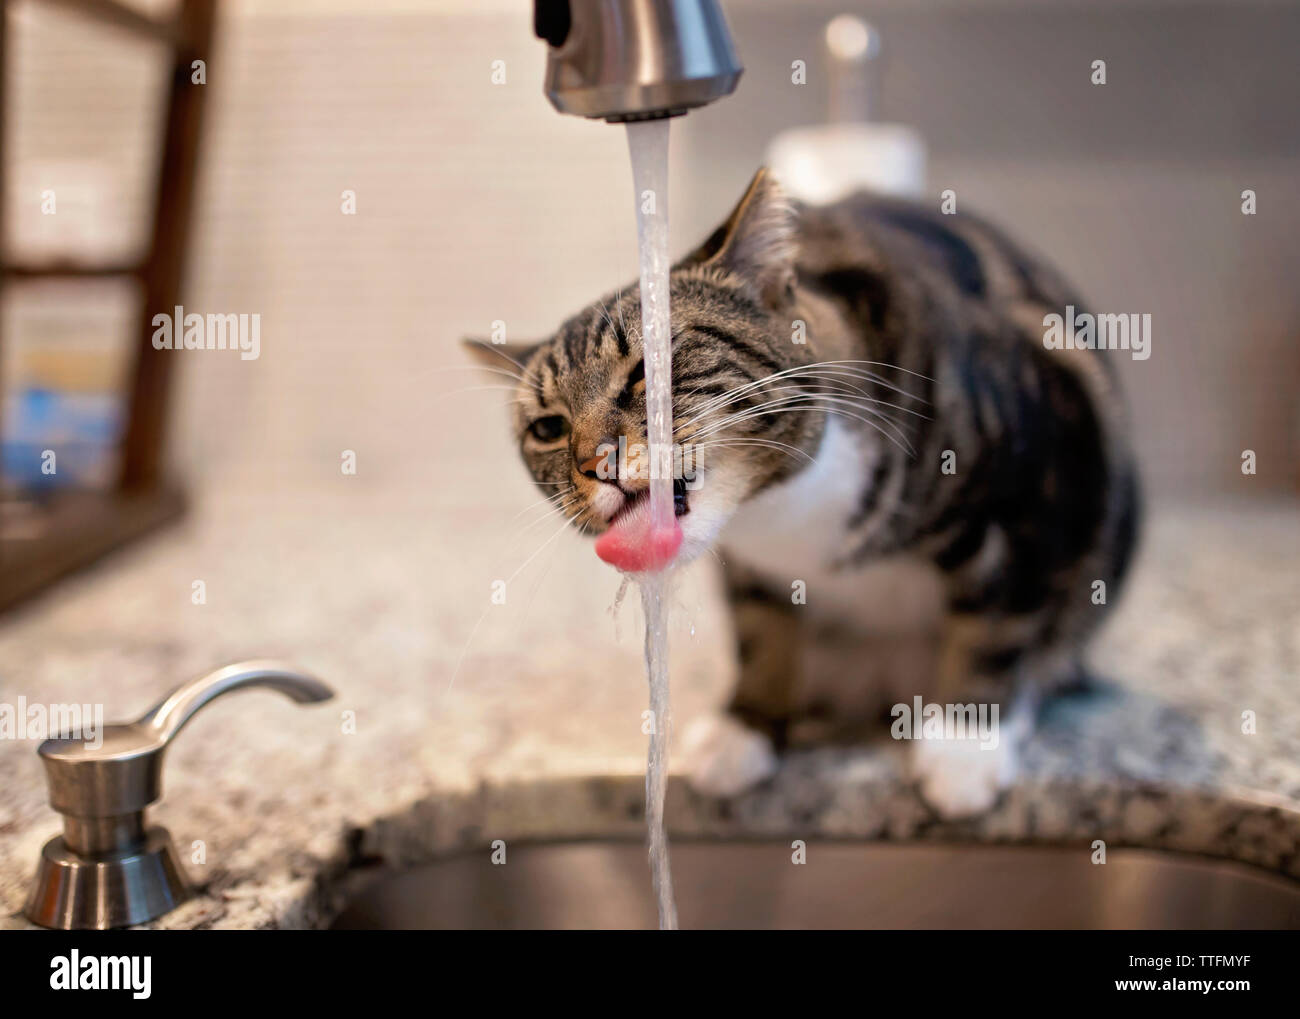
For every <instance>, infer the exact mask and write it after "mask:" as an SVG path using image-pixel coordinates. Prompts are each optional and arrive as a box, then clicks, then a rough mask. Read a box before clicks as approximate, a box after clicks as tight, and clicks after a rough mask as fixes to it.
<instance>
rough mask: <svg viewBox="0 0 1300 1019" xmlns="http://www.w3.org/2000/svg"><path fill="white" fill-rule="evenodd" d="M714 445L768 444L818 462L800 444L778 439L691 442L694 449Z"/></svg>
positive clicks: (811, 461)
mask: <svg viewBox="0 0 1300 1019" xmlns="http://www.w3.org/2000/svg"><path fill="white" fill-rule="evenodd" d="M714 446H767V447H771V448H774V449H780V450H782V451H784V452H786V453H788V454H790V455H791V456H801V457H803V458H804V459H805V460H807V461H808V462H809V463H816V462H817V461H816V459H815V458H814V457H812V456H809V455H808V454H807V453H806V452H804V451H803V450H802V449H800V448H799V447H798V446H791V445H790V444H789V443H787V442H778V441H777V440H776V439H758V438H747V437H746V438H742V437H737V438H731V439H709V440H708V441H707V442H694V443H691V448H692V449H710V448H712V447H714Z"/></svg>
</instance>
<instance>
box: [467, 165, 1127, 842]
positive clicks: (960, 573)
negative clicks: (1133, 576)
mask: <svg viewBox="0 0 1300 1019" xmlns="http://www.w3.org/2000/svg"><path fill="white" fill-rule="evenodd" d="M670 295H671V316H672V337H673V340H672V342H673V353H672V383H673V413H674V422H673V424H674V441H675V442H676V443H678V444H681V445H682V446H683V448H685V449H689V450H690V451H691V454H692V457H693V464H694V474H693V478H692V479H691V480H690V481H689V483H688V482H687V480H686V478H685V477H682V478H678V479H677V480H676V481H675V483H674V505H675V510H676V513H677V515H678V522H679V524H680V526H681V529H682V533H683V541H682V546H681V551H680V553H679V555H678V559H679V561H682V562H684V561H688V560H690V559H692V558H694V557H696V556H699V555H700V554H701V553H703V552H705V551H706V550H714V551H715V552H716V554H717V555H718V557H719V559H720V560H721V561H722V563H723V567H724V573H725V580H726V588H727V591H728V594H729V600H730V604H731V609H732V614H733V618H734V622H735V630H736V645H737V653H738V657H739V662H740V674H739V680H738V682H737V685H736V688H735V691H734V693H733V694H732V695H731V698H730V701H729V703H728V704H727V706H726V708H725V710H723V711H721V712H720V713H719V714H717V715H715V716H711V717H707V718H704V719H698V720H696V721H695V722H694V723H693V725H692V726H691V727H689V728H688V730H687V732H686V733H685V734H684V738H683V741H682V748H683V751H684V757H683V760H684V762H685V769H686V773H687V778H688V781H689V782H690V784H691V785H692V786H693V787H694V788H695V789H697V790H698V791H700V792H702V793H705V794H707V795H714V796H734V795H737V794H739V793H741V792H744V791H745V790H747V789H749V788H751V787H753V786H755V785H757V784H759V783H761V782H762V781H764V780H766V779H767V778H769V777H770V776H771V775H772V774H773V773H774V772H775V771H776V769H777V767H778V766H779V756H778V755H779V754H780V752H781V751H782V750H783V749H785V748H787V747H789V746H799V745H806V744H808V743H810V742H811V743H817V742H823V741H826V740H832V739H841V738H845V737H846V735H849V737H850V738H856V736H854V735H851V734H855V733H856V734H861V732H862V731H863V726H864V725H867V724H870V723H871V722H873V721H874V722H875V723H877V724H878V723H879V722H880V721H881V720H887V719H888V718H893V719H894V724H893V726H891V729H892V731H893V732H894V735H895V736H896V737H897V736H900V735H901V736H904V737H908V736H913V735H917V734H918V733H921V729H920V722H919V720H918V721H917V722H916V728H915V730H914V729H913V725H912V723H905V722H900V721H899V719H900V718H901V717H902V714H903V707H904V706H905V707H906V708H907V709H908V711H910V710H911V709H912V707H913V705H916V706H920V705H921V704H922V703H923V701H924V702H926V703H929V704H937V705H940V706H941V708H940V709H941V710H945V709H943V707H942V706H944V705H959V706H962V705H973V706H977V707H979V708H980V709H981V710H988V711H989V712H990V713H995V714H993V715H992V717H993V718H994V720H995V722H996V724H997V734H998V738H997V739H996V746H990V745H989V744H990V742H993V741H990V740H988V739H983V740H977V739H975V738H972V737H970V736H969V734H968V735H967V738H952V737H954V736H958V735H960V734H959V733H955V732H950V733H949V737H950V738H947V739H939V738H921V739H916V740H915V741H914V742H913V743H912V744H911V746H910V768H911V771H912V774H913V776H914V779H915V782H916V785H917V791H918V792H919V794H920V795H921V797H922V798H923V799H924V801H925V802H926V803H928V804H929V805H930V807H931V808H932V809H933V810H934V811H935V812H936V813H937V814H939V815H941V816H945V817H962V816H969V815H972V814H976V813H979V812H982V811H984V810H987V809H988V808H990V807H991V806H993V805H994V804H995V803H996V801H997V798H998V796H999V795H1000V793H1001V791H1002V790H1003V789H1004V788H1005V787H1006V786H1007V785H1008V784H1009V783H1010V782H1011V781H1012V779H1013V778H1014V777H1015V774H1016V768H1017V747H1018V746H1019V745H1020V743H1021V741H1022V740H1023V738H1024V736H1025V734H1026V733H1027V732H1028V731H1029V730H1030V729H1031V727H1032V724H1033V720H1034V717H1035V712H1036V710H1037V708H1038V706H1039V705H1040V704H1041V703H1042V700H1043V697H1044V695H1046V694H1050V693H1051V692H1053V691H1055V690H1058V689H1061V688H1063V687H1067V686H1070V685H1074V684H1077V683H1079V682H1081V681H1082V679H1083V678H1084V677H1085V676H1086V673H1085V671H1084V663H1083V653H1084V650H1085V645H1086V643H1087V641H1088V640H1089V638H1090V636H1091V635H1092V634H1093V633H1094V632H1095V630H1096V629H1097V627H1098V624H1099V623H1100V621H1101V620H1102V618H1103V617H1104V616H1105V614H1106V613H1107V612H1108V611H1109V609H1110V608H1111V606H1113V604H1114V601H1115V598H1116V596H1117V595H1118V594H1119V588H1120V586H1121V582H1122V580H1123V579H1124V577H1125V574H1126V573H1127V570H1128V566H1129V564H1130V561H1131V559H1132V555H1133V551H1134V546H1135V542H1136V537H1137V528H1138V520H1139V497H1138V485H1137V471H1136V467H1135V463H1134V458H1133V455H1132V452H1131V449H1130V446H1129V443H1128V439H1127V424H1126V417H1125V409H1124V404H1123V400H1122V397H1121V393H1120V391H1119V387H1118V384H1117V380H1116V377H1115V375H1114V373H1113V370H1112V365H1111V364H1110V363H1109V361H1108V357H1110V356H1112V355H1110V354H1108V353H1105V352H1100V351H1095V350H1084V349H1079V350H1053V349H1048V345H1047V344H1045V343H1044V326H1043V321H1044V317H1045V316H1046V315H1048V314H1051V313H1056V314H1060V313H1061V312H1062V310H1063V309H1065V308H1066V306H1067V305H1073V306H1074V307H1083V306H1084V302H1083V301H1081V300H1079V299H1078V297H1077V296H1076V295H1075V293H1074V292H1073V291H1072V290H1071V288H1070V287H1069V286H1068V285H1067V284H1066V283H1064V282H1063V281H1062V280H1061V279H1060V278H1059V277H1058V276H1057V275H1056V274H1055V273H1054V272H1052V271H1050V270H1049V269H1047V268H1045V267H1044V266H1042V265H1040V264H1038V263H1037V262H1035V261H1033V260H1031V259H1030V258H1028V257H1027V256H1026V255H1024V254H1023V253H1022V252H1021V251H1020V250H1019V249H1018V248H1017V247H1015V246H1014V245H1013V244H1012V243H1011V242H1010V241H1009V240H1007V239H1006V238H1005V237H1004V236H1003V235H1002V234H1001V233H1000V232H999V231H997V230H995V229H994V228H993V227H991V226H990V225H988V224H987V223H985V222H983V221H981V220H980V219H977V218H975V217H972V216H969V215H966V214H953V215H948V214H943V213H941V212H939V211H938V210H930V209H927V208H925V207H922V206H920V205H917V204H913V203H910V202H907V201H903V200H900V199H894V198H886V197H881V196H878V195H872V194H868V193H858V194H854V195H852V196H850V197H847V198H844V199H842V200H840V201H838V202H835V203H834V204H830V205H825V206H816V205H808V204H802V203H798V202H794V201H791V200H789V199H788V198H786V197H785V196H784V195H783V193H782V191H781V189H780V187H779V186H778V185H777V183H776V182H775V181H774V180H773V179H772V177H771V176H770V174H768V173H767V172H766V171H765V170H760V171H759V172H758V173H757V174H756V175H755V177H754V179H753V180H752V182H751V183H750V185H749V187H748V189H747V190H746V192H745V194H744V196H743V197H742V198H741V200H740V202H739V203H738V204H737V206H736V208H735V209H734V210H733V211H732V213H731V214H730V216H729V217H728V218H727V219H726V221H725V222H724V223H723V224H722V225H721V226H719V227H718V228H717V229H716V230H715V231H714V232H713V233H712V234H711V235H710V236H709V237H708V239H707V240H705V241H704V243H703V244H701V245H700V246H699V247H698V248H697V249H695V250H694V251H692V252H691V253H690V254H688V255H687V256H686V257H685V258H683V259H682V260H681V261H680V262H679V263H677V264H676V265H675V266H674V267H673V269H672V273H671V276H670ZM640 321H641V318H640V298H639V292H638V288H637V287H636V286H635V285H632V286H628V287H624V288H623V289H621V290H619V291H617V292H615V293H612V294H609V295H607V296H606V297H604V298H603V299H601V300H599V301H597V302H596V303H594V304H592V305H591V306H589V307H588V308H586V309H585V310H583V311H582V312H580V313H579V314H577V315H575V316H574V317H573V318H571V319H569V320H568V321H567V322H565V323H564V325H563V326H561V327H560V329H559V331H558V332H557V333H556V334H555V335H554V336H551V337H549V338H547V339H545V340H543V341H541V342H539V343H535V344H526V345H516V344H511V345H502V344H492V343H487V342H485V341H475V340H469V341H467V343H468V344H469V345H470V348H471V350H473V351H474V352H475V356H476V357H478V358H479V359H480V360H482V361H483V362H484V363H485V364H487V365H489V366H491V367H494V368H496V369H499V370H502V369H503V370H505V371H507V372H508V373H509V374H510V375H511V376H512V377H514V378H515V379H516V381H517V394H516V395H517V397H518V399H517V400H516V401H515V403H514V404H513V407H514V410H513V412H512V413H513V423H514V428H515V432H516V434H517V435H518V438H519V442H520V449H521V453H522V456H523V459H524V462H525V464H526V465H527V467H528V469H529V471H530V472H531V473H532V475H533V478H534V480H535V481H536V482H537V483H538V485H539V486H541V488H542V490H543V491H544V492H545V493H546V494H547V495H548V496H551V497H552V498H553V500H554V501H555V503H556V505H557V506H559V507H560V508H561V509H562V511H563V512H564V513H565V514H566V515H567V516H568V517H569V518H570V519H571V520H572V522H573V523H574V524H575V525H577V526H578V527H579V528H580V529H581V530H582V531H583V532H585V533H589V534H593V535H599V534H601V533H602V532H604V531H605V530H606V529H607V528H609V527H610V525H611V522H612V521H616V520H617V519H618V517H619V516H620V514H623V513H626V512H627V511H628V510H629V508H630V507H632V506H634V505H637V504H638V503H639V502H640V501H641V500H643V499H644V498H645V497H646V490H647V488H648V484H649V482H648V481H647V480H645V479H644V477H641V478H637V477H632V476H630V474H629V473H628V472H624V475H625V476H623V477H620V476H619V475H618V473H617V472H615V471H610V470H608V469H604V470H602V469H601V468H605V467H608V463H607V461H606V460H605V459H604V458H605V457H606V455H607V452H608V450H609V448H610V445H611V444H613V445H615V446H616V445H617V443H618V440H619V437H624V438H625V441H627V442H644V441H645V376H644V365H643V363H642V348H641V343H640ZM642 473H644V472H642ZM918 697H919V698H922V700H917V699H916V698H918ZM891 705H892V707H891ZM927 731H930V732H932V734H933V735H938V733H937V732H934V731H933V730H927Z"/></svg>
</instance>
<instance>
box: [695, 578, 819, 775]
mask: <svg viewBox="0 0 1300 1019" xmlns="http://www.w3.org/2000/svg"><path fill="white" fill-rule="evenodd" d="M727 589H728V596H729V597H728V600H729V602H730V604H731V610H732V617H733V620H734V625H735V628H736V645H737V651H738V657H739V660H740V678H739V681H738V683H737V684H736V689H735V692H734V693H733V694H732V697H731V700H730V702H729V703H728V705H727V708H726V710H725V711H723V712H721V713H719V714H716V715H709V716H706V717H704V718H699V719H696V720H695V721H694V722H693V723H692V724H691V725H689V726H688V727H687V729H686V732H685V734H684V735H683V738H682V746H681V756H682V761H683V765H684V768H685V771H686V777H687V781H688V782H689V783H690V785H691V788H693V789H695V790H696V791H697V792H701V793H704V794H705V795H708V796H735V795H738V794H739V793H742V792H744V791H745V790H747V789H750V788H753V787H754V786H756V785H758V784H759V783H760V782H762V781H764V780H765V779H767V778H770V777H771V776H772V775H773V774H774V773H775V772H776V769H777V752H778V751H779V750H781V749H782V748H783V747H784V745H785V740H786V733H787V730H788V728H789V724H790V718H791V714H792V712H793V709H794V696H795V690H796V688H797V670H798V661H799V651H800V639H801V637H800V619H799V614H798V607H797V606H796V605H794V604H793V603H792V601H791V599H790V594H789V592H788V591H785V592H782V591H780V590H779V589H776V588H772V587H769V586H768V585H766V584H764V582H763V581H762V580H761V579H760V578H759V577H758V576H757V575H756V574H754V573H752V572H749V571H746V570H744V569H742V568H740V567H735V566H728V568H727Z"/></svg>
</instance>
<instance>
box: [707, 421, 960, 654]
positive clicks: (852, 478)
mask: <svg viewBox="0 0 1300 1019" xmlns="http://www.w3.org/2000/svg"><path fill="white" fill-rule="evenodd" d="M881 455H883V453H882V451H881V449H880V448H879V446H877V445H876V444H875V443H874V442H873V441H872V440H871V439H864V438H862V437H860V436H859V435H857V434H855V433H853V432H852V431H851V430H849V429H848V428H847V427H846V426H845V425H844V424H843V423H842V422H840V421H839V420H838V419H836V418H834V417H832V418H831V419H830V421H829V423H828V424H827V427H826V432H825V434H824V435H823V437H822V442H821V448H820V449H818V451H817V455H816V462H815V463H813V464H810V465H809V466H808V467H806V468H805V469H804V470H802V471H800V472H799V473H798V474H796V475H795V476H794V477H792V478H790V479H789V480H788V481H785V482H782V483H781V484H779V485H773V486H772V487H770V488H768V489H766V490H764V491H762V492H760V493H759V494H758V495H756V496H755V497H754V498H753V499H750V500H748V501H747V502H745V503H744V504H743V505H742V506H741V507H740V509H739V510H737V512H736V514H735V516H733V517H732V518H731V520H730V521H729V522H728V524H727V527H726V529H725V530H724V531H723V534H722V542H721V543H722V546H723V548H724V549H725V550H726V554H727V555H729V556H730V557H731V558H732V559H734V560H736V561H737V562H739V563H741V564H743V565H744V566H747V567H749V568H750V569H752V570H755V571H757V572H758V573H759V574H761V575H762V576H764V577H765V578H767V579H768V580H769V581H771V582H773V583H774V584H776V585H779V586H780V587H783V588H784V587H790V586H791V585H793V584H794V582H795V581H797V580H798V581H803V582H804V585H805V597H806V604H807V605H808V608H809V610H810V611H811V613H812V614H813V615H815V616H820V617H822V618H840V619H843V620H845V621H847V622H849V623H850V624H851V625H854V626H855V627H859V628H863V627H865V628H867V629H869V630H872V631H876V632H888V631H916V630H921V629H925V628H926V627H928V626H932V625H933V624H934V623H935V622H936V621H937V620H938V619H939V617H940V615H941V614H942V608H943V584H942V580H941V579H940V577H939V573H938V571H937V570H936V569H935V567H934V565H933V564H932V563H930V562H927V561H925V560H923V559H920V558H918V557H915V556H912V555H896V556H891V557H889V558H886V559H882V560H879V561H876V562H870V563H863V564H861V565H857V566H851V567H848V568H845V569H839V570H837V569H834V564H835V562H836V561H837V560H838V559H839V558H840V557H841V556H843V555H844V554H845V553H846V552H848V551H849V548H850V546H849V544H848V543H847V541H846V531H847V525H848V521H849V520H850V519H852V517H853V514H854V513H855V512H856V511H857V509H858V507H859V506H860V505H861V502H862V499H863V496H864V495H865V494H866V491H867V486H868V485H869V483H870V479H871V475H872V474H873V473H874V472H875V467H876V462H877V459H878V458H879V457H880V456H881ZM791 589H792V590H793V588H791Z"/></svg>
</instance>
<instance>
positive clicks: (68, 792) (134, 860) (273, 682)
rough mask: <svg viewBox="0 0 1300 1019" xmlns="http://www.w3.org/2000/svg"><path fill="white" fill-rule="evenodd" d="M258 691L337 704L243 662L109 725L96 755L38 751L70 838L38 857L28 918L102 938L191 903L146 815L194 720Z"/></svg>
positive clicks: (91, 750)
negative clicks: (228, 698) (170, 754)
mask: <svg viewBox="0 0 1300 1019" xmlns="http://www.w3.org/2000/svg"><path fill="white" fill-rule="evenodd" d="M251 687H265V688H268V689H271V690H277V691H279V692H280V693H282V694H284V695H286V696H287V697H289V698H290V699H291V700H294V701H297V702H298V703H300V704H308V703H314V702H317V701H326V700H329V699H330V698H331V697H333V696H334V692H333V691H332V690H331V689H330V688H329V687H328V686H326V685H325V684H324V683H322V682H320V680H318V679H313V678H312V677H311V676H307V675H304V674H302V673H301V672H297V671H295V670H294V669H292V668H290V667H289V666H287V665H283V664H281V663H279V662H273V661H250V662H240V663H238V664H236V665H228V666H226V667H225V668H223V669H218V670H217V671H215V672H212V673H209V674H208V675H206V676H204V677H202V678H201V679H196V680H194V681H193V682H191V683H186V684H185V685H183V686H180V687H177V688H176V689H175V690H173V691H172V692H171V693H170V694H168V695H167V696H166V697H164V698H163V699H162V700H161V701H159V702H158V703H157V704H156V705H154V707H153V708H151V709H150V710H149V711H147V712H145V714H144V715H143V716H142V717H140V718H139V719H137V720H136V721H134V722H131V723H129V724H124V725H106V726H104V728H103V731H102V736H103V739H102V740H96V743H97V744H98V745H97V746H90V745H88V744H87V742H85V741H84V740H78V739H47V740H46V741H45V742H44V743H42V744H41V745H40V748H39V751H38V752H39V753H40V755H41V762H42V763H43V764H44V765H45V777H46V780H47V782H48V785H49V792H50V806H52V807H53V808H54V809H55V810H57V811H58V812H59V813H61V814H62V815H63V834H62V835H60V836H56V837H55V838H52V839H50V841H49V842H47V843H46V844H45V848H44V849H43V850H42V851H41V859H40V863H39V864H38V865H37V869H36V881H35V884H34V886H33V888H32V891H31V895H30V896H29V897H28V899H27V907H26V909H25V910H24V913H25V915H26V916H27V919H29V920H30V921H32V923H35V924H39V925H40V926H42V927H54V928H58V929H61V930H103V929H105V928H109V927H126V926H130V925H131V924H137V923H144V922H146V921H148V920H152V919H154V918H155V917H158V916H161V915H162V914H164V913H167V912H169V911H170V910H172V909H174V908H175V907H176V906H178V905H180V904H181V903H182V902H184V901H185V900H186V899H188V898H190V896H191V895H192V894H193V889H192V888H191V886H190V883H189V881H188V880H187V879H186V877H185V871H184V870H183V869H182V867H181V864H180V860H179V859H178V858H177V856H176V850H175V848H174V847H173V846H172V840H171V836H170V835H168V834H167V831H166V829H164V828H159V827H153V828H146V827H145V820H144V812H145V808H146V807H148V806H149V804H151V803H153V802H154V801H155V800H157V799H159V798H160V797H161V796H162V768H163V754H164V753H165V752H166V750H167V748H168V747H169V746H170V745H171V742H172V740H173V739H175V737H176V734H177V733H179V732H180V731H181V729H182V728H184V726H185V725H186V723H187V722H189V720H190V719H191V718H193V717H194V714H195V712H197V711H198V710H199V709H200V708H201V707H203V706H204V705H205V704H208V703H210V702H211V701H212V700H213V699H214V698H216V697H220V696H222V695H223V694H227V693H230V692H232V691H234V690H243V689H248V688H251Z"/></svg>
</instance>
